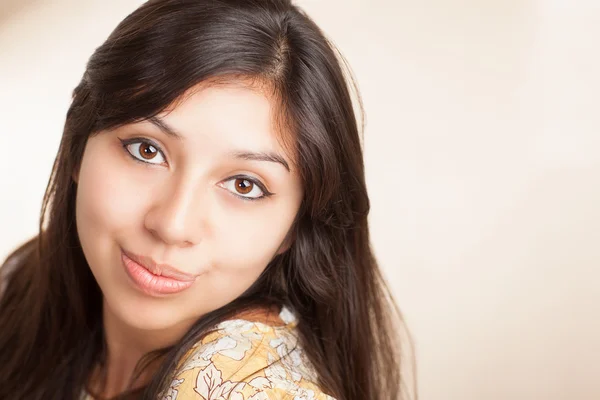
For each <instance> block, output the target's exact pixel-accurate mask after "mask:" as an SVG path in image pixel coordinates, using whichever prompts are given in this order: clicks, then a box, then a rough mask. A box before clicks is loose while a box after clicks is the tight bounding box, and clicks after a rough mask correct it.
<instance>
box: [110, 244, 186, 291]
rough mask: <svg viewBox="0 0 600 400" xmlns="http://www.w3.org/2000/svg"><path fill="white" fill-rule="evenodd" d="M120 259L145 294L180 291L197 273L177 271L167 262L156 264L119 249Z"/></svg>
mask: <svg viewBox="0 0 600 400" xmlns="http://www.w3.org/2000/svg"><path fill="white" fill-rule="evenodd" d="M121 261H122V262H123V266H124V268H125V271H126V272H127V275H128V276H129V277H130V278H131V280H132V281H133V282H134V283H135V284H136V286H138V287H139V288H140V289H141V290H142V291H143V292H145V293H146V294H149V295H152V296H156V295H159V296H160V295H166V294H174V293H179V292H182V291H184V290H186V289H188V288H189V287H191V286H192V285H193V284H194V281H195V280H196V278H197V276H198V275H190V274H186V273H184V272H181V271H178V270H176V269H175V268H173V267H171V266H169V265H167V264H157V263H155V262H154V261H153V260H152V259H151V258H149V257H143V256H139V255H136V254H133V253H129V252H126V251H125V250H123V249H121Z"/></svg>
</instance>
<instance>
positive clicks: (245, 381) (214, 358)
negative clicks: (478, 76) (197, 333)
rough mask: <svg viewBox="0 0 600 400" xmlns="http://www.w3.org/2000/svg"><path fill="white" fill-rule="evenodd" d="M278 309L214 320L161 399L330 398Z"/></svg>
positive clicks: (288, 316)
mask: <svg viewBox="0 0 600 400" xmlns="http://www.w3.org/2000/svg"><path fill="white" fill-rule="evenodd" d="M277 311H279V313H278V312H277ZM277 311H276V312H268V311H267V312H264V311H256V312H251V313H249V314H244V315H241V314H240V315H238V316H236V317H235V318H234V319H230V320H227V321H224V322H221V323H220V324H218V325H217V326H216V329H215V330H214V331H212V332H211V333H209V334H208V335H206V336H205V337H204V338H203V339H202V340H201V341H200V342H199V343H197V344H196V345H194V346H193V347H192V349H191V350H190V351H189V352H188V353H187V355H186V356H185V357H183V359H182V361H181V362H180V363H179V367H178V369H177V372H176V374H175V376H174V377H173V381H172V382H171V386H170V388H169V389H168V390H167V391H166V393H163V394H162V396H161V397H160V398H161V399H162V400H225V399H231V400H284V399H290V400H335V399H334V398H333V397H331V396H329V395H327V394H325V392H324V391H322V390H321V389H320V388H319V386H318V384H317V375H316V372H315V370H314V367H313V366H312V364H311V363H310V361H309V360H308V358H307V357H306V355H305V353H304V351H303V350H302V348H301V347H300V343H299V339H298V337H297V332H296V331H295V327H296V325H297V320H296V317H295V316H294V314H293V313H292V312H291V311H290V310H289V309H287V308H286V307H283V308H281V310H277ZM88 399H89V397H88Z"/></svg>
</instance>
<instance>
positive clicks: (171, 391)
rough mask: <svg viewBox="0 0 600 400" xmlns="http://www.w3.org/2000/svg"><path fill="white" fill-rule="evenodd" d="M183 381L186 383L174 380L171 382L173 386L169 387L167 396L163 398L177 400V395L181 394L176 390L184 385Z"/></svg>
mask: <svg viewBox="0 0 600 400" xmlns="http://www.w3.org/2000/svg"><path fill="white" fill-rule="evenodd" d="M183 381H184V379H174V380H173V381H172V382H171V386H170V387H169V390H167V394H165V395H164V396H163V400H176V399H177V394H178V393H179V392H178V390H177V389H176V387H178V386H179V385H181V384H182V383H183Z"/></svg>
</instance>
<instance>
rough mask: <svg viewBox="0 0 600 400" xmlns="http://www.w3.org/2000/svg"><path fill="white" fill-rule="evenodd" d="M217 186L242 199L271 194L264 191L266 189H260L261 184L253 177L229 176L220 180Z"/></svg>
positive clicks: (258, 197) (255, 198)
mask: <svg viewBox="0 0 600 400" xmlns="http://www.w3.org/2000/svg"><path fill="white" fill-rule="evenodd" d="M219 186H221V187H222V188H224V189H227V190H228V191H230V192H231V193H232V194H234V195H235V196H237V197H240V198H242V199H243V200H259V199H262V198H264V197H267V196H270V195H271V194H272V193H270V192H268V191H266V189H262V188H263V186H262V185H261V183H260V182H259V181H257V182H255V181H254V180H253V179H250V178H246V177H243V176H242V177H231V178H229V179H227V180H226V181H223V182H220V183H219Z"/></svg>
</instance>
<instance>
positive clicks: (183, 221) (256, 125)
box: [73, 81, 303, 396]
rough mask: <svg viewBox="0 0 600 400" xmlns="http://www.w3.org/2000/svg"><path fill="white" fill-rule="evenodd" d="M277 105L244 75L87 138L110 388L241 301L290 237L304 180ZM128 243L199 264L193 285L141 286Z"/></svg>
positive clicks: (86, 225) (81, 181) (86, 221)
mask: <svg viewBox="0 0 600 400" xmlns="http://www.w3.org/2000/svg"><path fill="white" fill-rule="evenodd" d="M274 105H275V104H274V102H273V100H272V99H271V98H270V97H269V96H268V95H267V94H266V92H264V91H262V90H259V89H257V88H256V87H252V86H251V85H247V84H244V82H242V81H238V82H232V83H230V84H220V85H206V86H204V87H203V86H199V87H196V88H194V90H193V91H191V92H189V95H188V96H186V97H184V98H183V100H182V101H181V102H179V103H177V104H176V105H175V106H173V107H171V108H170V109H167V111H166V112H164V113H161V114H160V115H159V116H158V117H157V118H156V119H154V120H153V121H144V122H139V123H134V124H129V125H125V126H122V127H119V128H116V129H113V130H109V131H104V132H100V133H99V134H98V135H95V136H92V137H90V139H89V140H88V142H87V145H86V148H85V151H84V155H83V159H82V162H81V165H80V167H79V169H78V171H76V172H75V173H74V175H73V178H74V180H75V181H76V183H77V186H78V187H77V202H76V216H77V217H76V219H77V231H78V234H79V238H80V242H81V245H82V248H83V252H84V254H85V257H86V259H87V261H88V264H89V266H90V268H91V271H92V273H93V274H94V276H95V278H96V280H97V282H98V284H99V286H100V288H101V290H102V293H103V297H104V311H103V321H104V328H105V332H106V341H107V345H108V358H107V370H106V372H107V386H106V387H105V390H104V391H103V393H102V394H103V395H104V396H113V395H116V394H118V393H120V392H121V391H122V390H124V389H125V387H126V386H127V383H128V381H129V378H130V377H131V374H132V372H133V369H134V367H135V365H136V363H137V362H138V360H139V359H140V358H141V356H142V355H143V354H145V353H147V352H149V351H151V350H155V349H158V348H162V347H165V346H169V345H171V344H173V343H175V342H176V341H177V340H178V339H179V338H181V337H182V336H183V334H184V333H185V332H186V331H187V330H188V329H189V328H190V327H191V325H192V324H193V323H194V321H196V320H197V319H198V318H199V317H201V316H202V315H204V314H205V313H207V312H209V311H212V310H214V309H217V308H219V307H221V306H223V305H225V304H227V303H229V302H230V301H232V300H234V299H235V298H236V297H238V296H239V295H240V294H242V293H243V292H244V291H245V290H246V289H247V288H248V287H250V286H251V285H252V283H254V281H255V280H256V279H257V278H258V277H259V275H260V274H261V273H262V272H263V270H264V269H265V268H266V266H267V264H268V263H269V261H270V260H271V259H272V258H273V257H274V256H275V255H276V254H278V253H281V252H283V251H285V250H286V249H288V248H289V246H290V245H291V238H290V235H289V234H288V233H289V232H290V228H291V226H292V223H293V221H294V218H295V216H296V214H297V212H298V209H299V207H300V203H301V201H302V197H303V190H302V185H301V179H300V176H299V175H298V173H297V171H296V170H295V169H294V168H293V166H294V160H293V159H292V158H290V157H289V154H287V153H286V152H285V151H284V148H283V147H282V146H281V140H280V138H281V133H280V132H277V131H276V128H275V126H276V125H275V124H274V112H275V107H274ZM175 135H177V136H175ZM243 153H245V154H243ZM284 164H287V167H286V165H284ZM288 168H289V170H288ZM240 176H241V178H240ZM253 181H254V182H253ZM261 185H262V188H261ZM267 193H272V195H266V194H267ZM263 196H264V197H263ZM121 249H125V250H126V251H129V252H133V253H135V254H138V255H142V256H146V257H150V258H152V259H153V260H154V261H155V262H157V263H165V264H169V265H171V266H172V267H174V268H176V269H177V270H179V271H181V272H183V273H185V274H191V275H194V276H196V279H195V281H194V284H193V285H192V286H191V287H190V288H189V289H186V290H184V291H182V292H180V293H175V294H169V295H163V296H153V295H149V294H147V293H144V292H143V291H141V290H140V289H139V287H137V286H136V285H135V283H134V282H133V281H132V280H131V278H130V277H129V276H128V275H127V273H126V271H125V269H124V267H123V263H122V261H121ZM148 376H149V375H148V374H147V375H145V376H143V377H142V378H141V379H142V381H140V382H138V383H139V384H136V385H135V386H139V385H141V384H143V380H145V379H148Z"/></svg>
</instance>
